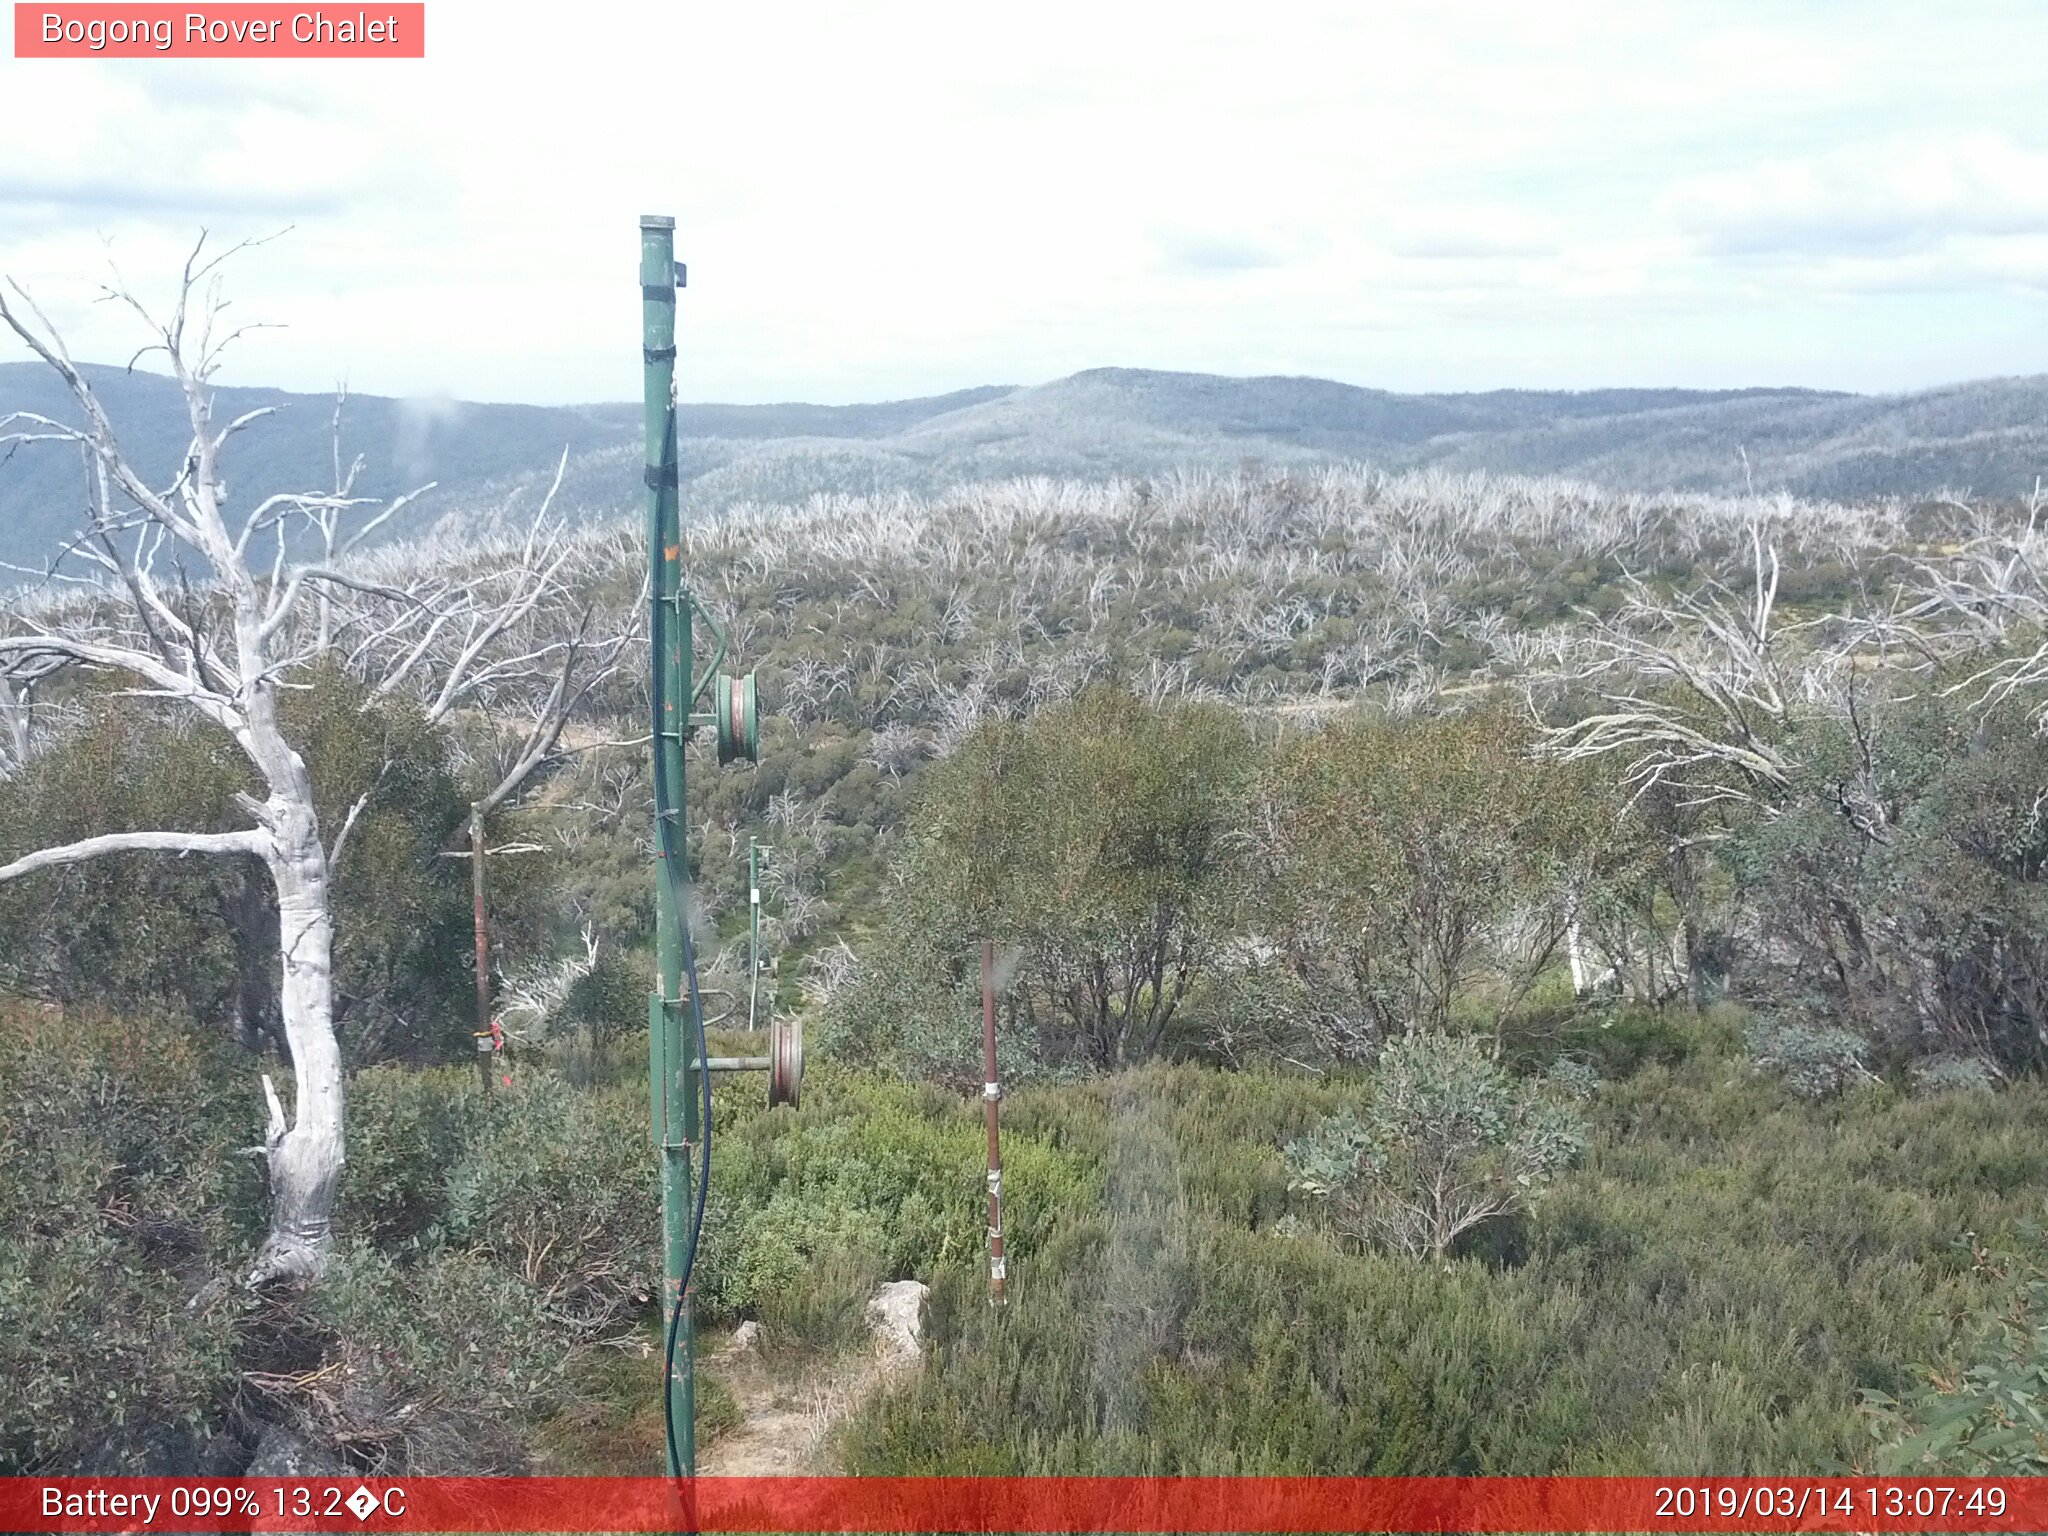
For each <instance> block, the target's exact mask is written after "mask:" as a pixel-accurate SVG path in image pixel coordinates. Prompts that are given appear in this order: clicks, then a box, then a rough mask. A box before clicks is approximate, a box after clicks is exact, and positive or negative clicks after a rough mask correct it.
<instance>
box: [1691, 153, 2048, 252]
mask: <svg viewBox="0 0 2048 1536" xmlns="http://www.w3.org/2000/svg"><path fill="white" fill-rule="evenodd" d="M1657 208H1658V211H1659V212H1660V213H1662V214H1663V215H1664V216H1665V217H1666V218H1668V219H1669V220H1670V221H1671V222H1672V223H1673V224H1674V225H1676V226H1677V227H1678V228H1679V229H1680V230H1682V231H1684V232H1685V233H1687V234H1689V235H1691V236H1692V237H1693V238H1694V240H1695V241H1696V243H1697V245H1698V248H1699V249H1700V250H1701V251H1702V252H1704V253H1706V254H1709V255H1715V256H1734V257H1751V256H1780V255H1811V256H1845V255H1846V256H1865V255H1867V256H1886V255H1898V254H1905V253H1912V252H1919V251H1926V250H1929V249H1931V248H1934V247H1938V246H1940V245H1942V244H1944V243H1945V242H1948V241H1951V240H1953V239H1956V238H1958V237H1968V236H2005V235H2031V234H2039V233H2043V232H2048V153H2042V152H2039V151H2036V150H2032V149H2028V148H2025V147H2023V146H2022V145H2020V144H2018V143H2016V142H2015V141H2014V140H2013V139H2012V138H2011V137H2010V136H2009V135H2007V134H2004V133H2000V132H1975V133H1967V134H1954V135H1946V136H1942V137H1938V138H1924V139H1919V140H1913V139H1905V138H1899V137H1890V138H1886V139H1881V140H1874V141H1869V142H1865V143H1860V144H1853V145H1849V146H1845V147H1844V148H1841V149H1838V150H1834V151H1830V152H1828V153H1825V154H1819V155H1810V156H1806V157H1802V158H1797V159H1781V160H1774V161H1768V162H1764V163H1762V164H1758V165H1755V166H1751V167H1748V168H1745V169H1743V170H1739V171H1728V172H1721V173H1717V174H1713V175H1706V176H1699V177H1694V178H1691V179H1689V180H1686V181H1683V182H1681V183H1679V184H1678V185H1677V186H1675V187H1673V188H1671V189H1670V190H1669V191H1668V192H1666V193H1665V194H1664V195H1663V196H1662V197H1660V198H1659V199H1658V202H1657Z"/></svg>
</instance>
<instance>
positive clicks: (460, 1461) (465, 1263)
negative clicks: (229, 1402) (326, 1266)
mask: <svg viewBox="0 0 2048 1536" xmlns="http://www.w3.org/2000/svg"><path fill="white" fill-rule="evenodd" d="M305 1315H306V1317H307V1319H308V1320H309V1321H310V1322H311V1323H312V1324H314V1325H315V1326H317V1327H318V1328H319V1329H321V1330H322V1331H323V1332H324V1334H325V1335H326V1349H325V1355H324V1359H323V1363H322V1365H321V1368H320V1371H319V1373H318V1374H317V1376H315V1375H313V1374H312V1373H308V1374H307V1375H306V1376H303V1377H300V1378H296V1379H294V1380H292V1381H290V1382H288V1383H284V1384H281V1385H280V1387H279V1388H278V1389H276V1395H277V1397H278V1398H279V1400H280V1402H281V1403H282V1404H283V1405H284V1406H287V1407H288V1408H290V1409H291V1410H292V1411H294V1412H295V1413H296V1414H297V1415H298V1417H299V1418H300V1419H301V1421H302V1422H303V1423H305V1425H306V1426H307V1427H308V1428H309V1429H310V1430H311V1431H312V1432H313V1433H314V1434H316V1435H318V1436H319V1437H321V1438H323V1439H325V1440H326V1441H328V1442H329V1443H330V1444H341V1445H345V1446H346V1447H348V1449H349V1451H350V1453H351V1454H352V1455H353V1456H354V1457H355V1458H356V1459H357V1460H358V1461H359V1462H360V1463H361V1464H362V1465H363V1466H364V1468H365V1469H366V1470H368V1471H372V1472H389V1473H399V1472H403V1473H407V1474H411V1475H415V1476H428V1475H449V1474H484V1473H492V1474H505V1473H517V1472H522V1471H526V1470H528V1461H527V1456H528V1452H527V1438H526V1435H527V1431H528V1429H529V1427H530V1426H532V1425H534V1424H536V1423H538V1422H540V1421H542V1420H544V1419H545V1418H546V1417H547V1416H548V1415H549V1414H551V1413H553V1412H554V1411H556V1410H557V1409H558V1408H559V1407H560V1406H561V1404H562V1402H563V1401H564V1398H565V1396H566V1394H567V1393H568V1391H569V1385H568V1364H569V1361H570V1358H571V1354H572V1346H573V1345H574V1344H575V1343H576V1342H577V1335H576V1331H575V1330H566V1331H565V1329H564V1328H563V1325H562V1323H561V1322H560V1320H559V1319H558V1318H557V1317H556V1316H555V1314H554V1313H553V1311H552V1309H551V1308H549V1307H548V1306H546V1305H545V1304H544V1303H543V1301H542V1298H541V1297H540V1296H539V1295H537V1294H536V1293H535V1291H534V1290H533V1289H532V1288H531V1287H529V1286H527V1285H526V1284H525V1283H523V1282H522V1281H520V1280H519V1279H517V1278H516V1277H514V1276H513V1275H511V1274H508V1273H506V1271H505V1270H503V1269H502V1268H500V1267H499V1266H497V1265H495V1264H493V1263H491V1262H489V1260H487V1259H486V1258H484V1257H483V1256H481V1255H477V1254H464V1253H443V1254H437V1255H435V1256H433V1257H431V1258H429V1259H426V1260H424V1261H422V1262H419V1263H415V1264H408V1265H400V1264H395V1263H393V1262H392V1261H391V1260H390V1259H388V1258H385V1257H383V1256H382V1255H380V1254H377V1253H375V1252H373V1251H371V1250H368V1249H365V1248H360V1247H359V1248H354V1249H351V1250H349V1251H347V1252H345V1253H344V1254H342V1255H341V1256H340V1257H339V1258H338V1259H337V1261H336V1264H335V1267H334V1269H333V1270H332V1271H331V1272H330V1274H329V1275H328V1276H327V1277H326V1279H325V1280H323V1281H322V1283H321V1284H320V1285H318V1286H316V1287H314V1288H313V1289H312V1290H311V1291H310V1292H308V1293H307V1296H306V1300H305Z"/></svg>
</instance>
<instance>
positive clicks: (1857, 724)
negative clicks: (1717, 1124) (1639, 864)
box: [1729, 697, 2048, 1072]
mask: <svg viewBox="0 0 2048 1536" xmlns="http://www.w3.org/2000/svg"><path fill="white" fill-rule="evenodd" d="M1788 750H1789V751H1791V752H1792V753H1793V754H1795V756H1796V759H1797V761H1798V762H1799V764H1800V768H1799V772H1798V776H1797V779H1796V781H1795V783H1794V785H1793V786H1792V791H1791V794H1790V797H1789V801H1788V804H1787V806H1786V808H1785V809H1784V810H1783V812H1782V813H1781V814H1779V815H1777V816H1775V817H1772V818H1770V819H1768V820H1765V821H1761V822H1758V823H1756V824H1753V825H1744V826H1743V827H1741V828H1739V829H1738V831H1739V836H1738V838H1737V839H1736V841H1735V842H1734V844H1733V846H1732V847H1731V848H1730V850H1729V862H1730V866H1731V868H1732V869H1734V871H1735V872H1736V874H1737V876H1738V878H1739V880H1740V881H1741V883H1742V886H1743V888H1744V890H1745V894H1746V895H1747V897H1748V899H1749V900H1751V901H1752V902H1754V904H1755V906H1756V908H1757V911H1758V914H1759V917H1760V919H1761V922H1762V927H1763V937H1764V940H1765V943H1764V944H1763V945H1761V946H1759V953H1758V955H1757V956H1756V958H1755V962H1754V964H1755V970H1756V971H1757V973H1758V975H1757V980H1756V982H1755V983H1754V986H1755V987H1756V988H1757V989H1758V990H1765V991H1768V992H1769V993H1770V994H1772V995H1775V996H1777V997H1779V998H1782V999H1784V1000H1785V1001H1787V1002H1790V1003H1802V1004H1805V1005H1806V1006H1809V1007H1812V1008H1814V1009H1816V1010H1818V1011H1823V1012H1825V1013H1827V1014H1829V1015H1832V1016H1835V1017H1838V1018H1840V1019H1842V1020H1843V1022H1845V1023H1846V1024H1848V1025H1850V1026H1853V1027H1854V1028H1856V1029H1857V1030H1858V1031H1860V1032H1861V1033H1862V1034H1864V1035H1865V1036H1866V1037H1867V1038H1868V1039H1869V1040H1870V1041H1871V1042H1872V1043H1873V1045H1874V1047H1875V1048H1876V1049H1877V1050H1878V1051H1879V1052H1881V1053H1883V1054H1885V1055H1888V1056H1891V1057H1893V1058H1898V1057H1907V1058H1911V1057H1914V1056H1919V1055H1937V1056H1941V1055H1973V1056H1981V1057H1984V1058H1985V1059H1987V1060H1988V1061H1990V1062H1993V1063H1995V1064H1997V1065H1998V1066H1999V1067H2000V1068H2001V1069H2002V1070H2004V1071H2008V1072H2009V1071H2014V1070H2025V1069H2029V1068H2033V1067H2038V1066H2039V1065H2041V1064H2042V1063H2043V1062H2044V1061H2048V1055H2044V1051H2048V1047H2044V1045H2043V1043H2042V1042H2043V1041H2044V1040H2048V937H2044V935H2048V818H2044V816H2043V814H2042V807H2043V806H2044V805H2048V799H2044V794H2048V762H2044V758H2043V756H2042V752H2041V747H2040V742H2039V740H2038V738H2037V737H2036V736H2035V735H2034V733H2033V730H2032V727H2031V725H2030V723H2029V722H2028V721H2027V720H2026V719H2024V718H2022V717H2021V716H2020V715H2019V713H2018V712H2017V711H2015V710H2010V709H2007V710H2004V711H1994V712H1991V713H1989V714H1984V715H1981V716H1973V715H1972V714H1970V713H1969V712H1968V711H1966V710H1965V709H1963V708H1960V707H1958V706H1957V705H1956V703H1955V702H1954V701H1951V700H1946V699H1942V698H1940V697H1936V698H1932V699H1929V698H1925V697H1923V698H1921V699H1919V700H1916V701H1906V702H1886V701H1882V700H1872V699H1864V700H1862V701H1860V703H1859V705H1858V709H1857V711H1856V712H1855V713H1854V714H1853V715H1850V716H1848V717H1846V718H1838V717H1834V716H1821V717H1816V718H1811V719H1807V720H1804V721H1802V722H1801V723H1800V725H1799V727H1798V729H1797V730H1796V731H1795V732H1794V733H1793V734H1792V735H1791V737H1790V738H1789V740H1788Z"/></svg>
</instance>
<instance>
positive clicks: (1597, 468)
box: [0, 362, 2048, 565]
mask: <svg viewBox="0 0 2048 1536" xmlns="http://www.w3.org/2000/svg"><path fill="white" fill-rule="evenodd" d="M87 372H88V373H89V375H90V376H91V378H92V380H93V383H94V386H95V388H97V389H98V390H99V391H100V392H101V394H102V397H103V398H104V400H105V401H106V404H107V408H108V411H109V414H110V415H111V416H112V417H113V419H114V421H115V423H116V426H117V427H118V428H119V429H120V430H121V432H122V434H123V437H124V441H125V442H126V443H127V444H128V446H129V448H130V450H131V452H132V453H133V454H134V456H135V457H136V458H137V460H138V461H139V462H140V463H141V464H142V465H143V466H145V467H146V468H148V469H149V470H150V471H152V472H153V473H156V474H160V475H164V476H166V477H168V473H169V471H170V470H171V468H172V466H174V465H175V463H176V456H177V455H178V453H179V452H181V451H182V449H183V447H184V444H185V441H186V437H187V435H188V428H187V425H186V422H185V417H184V409H183V406H182V403H181V402H180V401H179V399H178V397H177V394H176V391H175V390H174V388H173V387H172V385H171V383H170V381H169V380H167V379H164V378H161V377H158V376H156V375H152V374H147V373H143V372H135V373H128V372H124V371H123V370H120V369H115V368H98V367H95V368H89V369H88V370H87ZM220 394H221V399H220V402H219V407H218V414H219V417H220V419H222V420H229V419H232V418H233V417H235V416H237V415H239V414H241V413H243V412H245V411H248V410H252V409H255V408H257V407H261V406H276V407H280V408H281V409H279V410H278V412H277V414H276V415H275V416H273V417H271V418H269V419H267V420H265V421H263V422H261V423H259V424H258V425H257V426H256V427H254V428H253V429H251V430H250V431H249V432H247V433H245V434H243V436H242V437H241V438H240V439H239V440H238V442H237V444H236V447H235V453H234V457H233V459H232V460H231V474H232V478H231V480H230V490H231V492H232V493H233V494H234V496H235V499H236V500H237V501H238V502H241V503H242V504H244V505H248V504H253V499H254V498H259V497H261V496H262V495H265V494H267V493H269V492H272V491H276V490H280V489H284V488H287V487H290V488H295V489H305V488H312V489H324V488H326V486H327V485H328V484H329V483H330V482H331V480H332V477H333V466H332V454H331V449H330V432H331V426H332V419H333V401H332V400H331V399H330V398H328V397H326V396H321V395H295V394H290V393H287V392H285V391H282V390H266V389H224V390H222V391H221V392H220ZM21 410H27V411H35V412H41V413H45V414H49V415H52V416H56V417H58V418H60V419H62V418H66V417H68V416H69V414H70V409H69V406H68V404H67V402H66V401H65V400H64V398H63V397H62V391H61V387H60V386H59V385H58V381H57V380H56V379H55V377H54V376H53V375H52V374H51V373H50V372H49V370H48V369H47V368H44V367H43V366H42V365H41V364H39V363H34V362H20V363H5V364H0V414H5V413H7V412H11V411H21ZM639 430H640V408H639V406H638V405H637V404H611V405H591V406H525V405H487V404H472V403H458V402H454V401H447V400H435V401H407V400H396V399H390V398H386V397H380V396H373V395H364V396H356V397H353V398H352V399H351V400H350V401H349V403H348V410H347V417H346V423H345V447H346V451H347V453H348V454H349V455H351V456H352V455H353V454H355V453H360V454H362V455H363V456H364V459H365V464H364V469H363V474H362V477H361V479H360V481H359V482H358V490H359V492H360V493H362V494H365V495H389V494H393V493H395V492H397V491H399V490H402V489H409V488H411V487H412V486H414V485H417V484H419V483H421V482H423V481H427V480H434V481H436V482H438V489H437V490H436V492H435V494H434V495H433V496H432V497H430V498H428V499H427V500H426V501H425V502H424V503H423V504H422V505H421V508H420V510H419V512H418V513H417V515H416V517H415V518H414V520H413V521H412V522H411V523H410V524H408V525H405V526H403V527H399V526H394V527H393V528H392V529H391V530H390V532H392V533H394V534H396V533H400V532H418V531H420V530H421V529H422V528H423V527H424V526H425V525H426V524H428V523H431V522H434V521H437V520H443V519H445V520H448V521H450V522H453V523H456V524H458V525H465V526H468V525H474V524H475V523H477V522H479V521H487V520H489V519H490V518H492V517H493V516H496V515H501V514H502V513H503V512H504V511H505V510H506V509H507V508H508V507H509V508H511V509H512V510H514V511H515V512H516V510H517V509H518V508H519V507H521V506H524V507H527V508H531V507H532V506H533V505H534V503H535V500H536V498H537V497H538V495H539V494H540V491H541V490H542V489H543V488H544V487H545V484H546V481H547V479H548V478H549V476H550V475H551V473H552V470H553V467H554V464H555V461H556V459H557V457H558V456H559V455H560V454H561V453H562V451H563V450H564V449H567V450H568V453H569V470H568V473H567V475H566V477H565V480H564V484H563V488H562V493H561V501H560V505H561V507H562V509H563V510H565V511H566V512H568V513H570V514H571V515H577V516H591V515H602V514H607V513H612V512H617V511H619V510H622V509H623V508H625V507H628V506H631V505H632V504H633V503H634V502H635V500H636V498H637V494H638V492H637V486H638V478H639V477H638V475H637V474H636V473H635V470H634V466H635V465H636V464H637V462H638V459H639V454H640V445H639ZM682 430H683V438H684V442H683V447H682V460H683V463H682V468H683V474H684V478H685V485H686V490H685V497H686V500H687V502H688V503H689V505H690V506H691V508H692V509H694V510H698V511H711V510H716V509H717V508H719V507H722V506H726V505H730V504H732V503H734V502H742V501H770V502H777V501H800V500H802V499H803V498H805V497H807V496H809V495H811V494H813V493H816V492H821V491H824V492H863V493H872V492H886V491H896V490H905V491H914V492H920V493H930V492H933V491H936V490H940V489H943V488H944V487H946V486H948V485H951V484H955V483H958V482H961V481H968V480H982V479H991V478H1004V477H1010V476H1018V475H1039V474H1044V475H1056V476H1061V477H1069V478H1076V477H1078V478H1092V479H1102V478H1108V477H1112V476H1116V475H1144V474H1159V473H1164V472H1166V471H1169V470H1173V469H1179V468H1208V469H1217V468H1226V469H1227V468H1234V467H1235V466H1237V465H1238V464H1240V463H1242V462H1244V461H1245V460H1256V461H1259V462H1260V463H1262V464H1264V465H1267V466H1271V467H1280V466H1286V465H1293V464H1311V463H1320V462H1326V461H1329V460H1334V459H1363V460H1367V461H1370V462H1373V463H1376V464H1380V465H1384V466H1386V467H1389V468H1395V469H1402V468H1413V467H1420V466H1429V465H1439V466H1443V467H1446V468H1451V469H1460V470H1463V469H1485V470H1491V471H1495V472H1499V473H1511V474H1551V475H1566V476H1571V477H1574V478H1580V479H1586V480H1591V481H1594V482H1597V483H1600V484H1603V485H1607V486H1610V487H1613V488H1616V489H1624V490H1663V489H1681V490H1714V491H1734V490H1741V489H1744V488H1745V486H1746V485H1748V486H1753V487H1754V488H1755V489H1756V490H1759V491H1770V490H1778V489H1785V490H1790V491H1793V492H1796V493H1799V494H1801V495H1808V496H1827V497H1846V498H1856V497H1865V496H1877V495H1886V494H1898V495H1920V494H1927V493H1931V492H1935V491H1939V490H1944V489H1949V490H1955V491H1967V492H1969V493H1972V494H1975V495H1979V496H1983V495H1992V496H2009V495H2017V494H2022V493H2024V492H2025V491H2027V490H2028V489H2030V488H2031V487H2032V486H2033V484H2034V478H2035V476H2036V475H2037V474H2038V473H2040V472H2041V470H2042V467H2043V466H2044V465H2048V375H2044V376H2037V377H2030V378H2020V379H1997V380H1985V381H1980V382H1977V383H1970V384H1959V385H1952V386H1947V387H1943V388H1940V389H1933V390H1925V391H1921V392H1919V393H1915V394H1906V395H1883V396H1871V395H1852V394H1840V393H1827V392H1820V391H1813V390H1800V389H1748V390H1731V391H1712V392H1708V391H1688V390H1662V389H1659V390H1593V391H1584V392H1576V393H1573V392H1560V391H1524V390H1497V391H1492V392H1488V393H1483V394H1459V395H1401V394H1391V393H1388V392H1386V391H1384V390H1374V389H1360V388H1356V387H1354V386H1352V385H1348V384H1338V383H1333V382H1331V381H1328V380H1323V379H1304V378H1259V379H1234V378H1221V377H1217V376H1215V375H1209V374H1189V373H1160V372H1151V371H1146V370H1140V369H1120V368H1105V369H1092V370H1089V371H1087V372H1084V373H1078V374H1075V375H1073V376H1072V377H1070V378H1065V379H1060V380H1057V381H1055V382H1053V383H1050V384H1043V385H1036V386H1031V387H1024V388H1011V387H1005V386H986V387H982V388H978V389H968V390H962V391H959V392H957V393H954V394H949V395H940V396H935V397H932V398H929V399H919V400H899V401H888V402H882V403H878V404H871V405H850V406H821V405H803V404H785V405H692V406H687V407H685V409H684V414H683V421H682ZM81 484H82V482H81V477H80V475H79V471H78V466H77V460H76V458H75V456H74V455H72V454H69V453H67V452H65V451H64V450H63V449H62V448H61V447H56V446H52V445H46V444H37V445H31V446H30V447H27V448H24V449H23V450H22V451H20V452H19V453H17V454H15V455H14V456H13V458H12V459H11V460H9V461H8V462H7V463H6V464H5V465H4V467H0V560H6V561H10V562H13V563H16V564H29V565H33V564H37V563H39V562H41V561H42V560H43V559H45V558H47V556H48V555H49V554H50V553H51V552H52V551H54V550H55V549H57V548H58V547H59V545H60V542H61V540H62V538H63V537H64V536H65V535H66V534H67V533H69V532H70V531H71V530H72V529H73V528H74V527H75V526H76V520H77V515H78V508H79V502H80V494H81Z"/></svg>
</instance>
